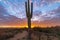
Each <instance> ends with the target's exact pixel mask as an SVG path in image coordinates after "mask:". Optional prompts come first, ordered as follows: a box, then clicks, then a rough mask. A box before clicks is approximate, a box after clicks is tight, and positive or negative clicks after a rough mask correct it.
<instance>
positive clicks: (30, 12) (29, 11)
mask: <svg viewBox="0 0 60 40" xmlns="http://www.w3.org/2000/svg"><path fill="white" fill-rule="evenodd" d="M25 8H26V17H27V20H28V40H31V18H32V15H33V3H31V6H30V2H29V0H28V2H25Z"/></svg>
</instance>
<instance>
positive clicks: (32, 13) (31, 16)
mask: <svg viewBox="0 0 60 40" xmlns="http://www.w3.org/2000/svg"><path fill="white" fill-rule="evenodd" d="M32 15H33V3H31V18H32Z"/></svg>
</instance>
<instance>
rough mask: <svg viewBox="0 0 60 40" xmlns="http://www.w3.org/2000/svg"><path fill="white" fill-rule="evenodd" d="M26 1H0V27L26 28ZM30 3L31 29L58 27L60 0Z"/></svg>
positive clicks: (43, 0) (59, 22) (59, 23)
mask: <svg viewBox="0 0 60 40" xmlns="http://www.w3.org/2000/svg"><path fill="white" fill-rule="evenodd" d="M26 1H27V0H0V27H25V26H26V27H27V18H26V12H25V2H26ZM31 2H33V17H32V19H31V21H32V22H31V23H32V27H37V26H39V27H47V26H48V27H51V26H60V0H30V3H31Z"/></svg>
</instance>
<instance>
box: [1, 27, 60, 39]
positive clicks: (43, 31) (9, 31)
mask: <svg viewBox="0 0 60 40" xmlns="http://www.w3.org/2000/svg"><path fill="white" fill-rule="evenodd" d="M27 30H28V29H27V28H23V29H19V28H18V29H17V28H0V40H27V38H28V31H27ZM31 40H60V27H55V28H33V29H31Z"/></svg>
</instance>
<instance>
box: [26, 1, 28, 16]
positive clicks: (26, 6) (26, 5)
mask: <svg viewBox="0 0 60 40" xmlns="http://www.w3.org/2000/svg"><path fill="white" fill-rule="evenodd" d="M25 9H26V16H27V17H28V10H27V2H25Z"/></svg>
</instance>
